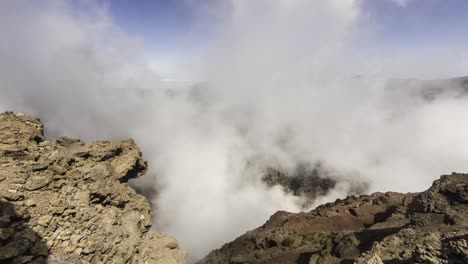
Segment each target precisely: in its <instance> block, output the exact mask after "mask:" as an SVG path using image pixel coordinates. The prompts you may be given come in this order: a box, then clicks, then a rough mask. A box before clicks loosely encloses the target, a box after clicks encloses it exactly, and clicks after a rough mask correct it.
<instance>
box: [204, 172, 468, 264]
mask: <svg viewBox="0 0 468 264" xmlns="http://www.w3.org/2000/svg"><path fill="white" fill-rule="evenodd" d="M200 263H332V264H333V263H359V264H380V263H398V264H401V263H451V264H455V263H460V264H461V263H468V174H457V173H453V174H452V175H445V176H442V177H441V178H440V179H439V180H437V181H435V182H434V184H433V185H432V187H430V188H429V189H428V190H427V191H424V192H421V193H413V194H411V193H410V194H401V193H394V192H387V193H374V194H372V195H361V196H359V197H356V196H349V197H347V198H346V199H344V200H337V201H336V202H334V203H330V204H325V205H322V206H320V207H318V208H316V209H315V210H312V211H311V212H308V213H297V214H294V213H287V212H277V213H276V214H274V215H273V216H271V218H270V219H269V220H268V221H267V222H266V223H265V224H264V225H263V226H261V227H259V228H257V229H255V230H252V231H249V232H247V233H245V234H244V235H242V236H240V237H239V238H237V239H236V240H234V241H232V242H230V243H227V244H225V245H224V246H223V247H222V248H220V249H217V250H214V251H212V252H211V253H210V254H209V255H208V256H207V257H206V258H205V259H203V260H202V261H200Z"/></svg>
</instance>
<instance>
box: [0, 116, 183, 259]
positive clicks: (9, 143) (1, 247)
mask: <svg viewBox="0 0 468 264" xmlns="http://www.w3.org/2000/svg"><path fill="white" fill-rule="evenodd" d="M146 166H147V165H146V162H145V161H144V160H143V159H142V157H141V153H140V151H139V149H138V147H137V146H136V145H135V143H134V142H133V141H132V140H126V141H121V142H116V143H113V142H107V141H99V142H94V143H91V144H85V143H84V142H82V141H80V140H77V139H72V138H68V137H61V138H58V139H56V140H55V141H45V140H44V135H43V125H42V124H41V123H40V122H39V120H37V119H34V118H32V117H30V116H27V115H24V114H13V113H3V114H0V263H57V264H58V263H183V262H185V257H186V253H185V251H183V250H181V249H180V248H179V245H178V243H177V241H176V240H175V239H174V238H172V237H170V236H168V235H166V234H163V233H154V234H150V233H149V232H148V230H149V228H150V227H151V219H150V206H149V203H148V201H147V200H146V199H145V198H144V197H143V196H141V195H139V194H137V193H136V192H135V191H134V190H133V189H132V188H130V187H129V186H128V185H127V183H126V182H127V181H128V180H129V179H131V178H136V177H139V176H141V175H143V174H144V173H145V172H146Z"/></svg>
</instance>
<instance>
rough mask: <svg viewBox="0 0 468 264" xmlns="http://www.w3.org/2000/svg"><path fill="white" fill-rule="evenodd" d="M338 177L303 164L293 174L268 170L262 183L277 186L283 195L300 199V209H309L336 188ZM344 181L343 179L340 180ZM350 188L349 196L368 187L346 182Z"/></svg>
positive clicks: (359, 183)
mask: <svg viewBox="0 0 468 264" xmlns="http://www.w3.org/2000/svg"><path fill="white" fill-rule="evenodd" d="M337 178H340V177H339V176H338V175H333V174H332V173H331V170H328V169H327V168H325V167H324V166H323V165H322V164H320V163H317V164H315V165H314V166H313V167H312V168H310V166H307V165H305V164H303V165H299V166H298V167H297V168H296V169H295V170H294V171H293V173H287V172H285V171H283V170H279V169H274V168H268V169H267V170H266V172H265V176H264V177H263V178H262V180H263V182H264V183H265V184H266V185H267V186H268V187H273V186H275V185H279V186H281V187H282V189H283V191H284V192H285V193H289V194H292V195H294V196H298V197H300V198H301V200H300V201H299V203H300V204H299V205H300V206H301V207H302V209H306V208H309V207H310V205H311V204H313V203H314V202H315V200H316V199H317V198H318V197H322V196H325V195H327V194H328V192H329V191H331V190H332V189H333V188H335V187H336V183H337V180H336V179H337ZM340 180H341V181H345V179H340ZM347 183H348V185H349V186H350V189H349V193H350V194H362V193H364V192H365V191H366V190H367V188H368V185H367V183H366V182H359V181H356V180H354V181H347Z"/></svg>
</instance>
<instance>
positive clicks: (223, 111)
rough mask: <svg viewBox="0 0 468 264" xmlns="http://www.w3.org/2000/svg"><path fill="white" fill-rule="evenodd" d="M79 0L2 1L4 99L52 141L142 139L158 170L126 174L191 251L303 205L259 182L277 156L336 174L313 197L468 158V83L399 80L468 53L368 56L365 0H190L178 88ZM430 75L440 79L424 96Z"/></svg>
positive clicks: (417, 181) (429, 174)
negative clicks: (193, 50)
mask: <svg viewBox="0 0 468 264" xmlns="http://www.w3.org/2000/svg"><path fill="white" fill-rule="evenodd" d="M414 1H417V0H414ZM395 2H396V3H395V4H400V5H404V4H405V3H406V2H408V1H401V0H400V1H395ZM84 3H85V4H84V5H85V7H84V8H83V9H82V11H80V12H77V11H76V10H73V9H72V8H71V3H70V2H67V1H41V4H40V5H39V4H37V3H36V2H33V1H2V2H0V32H1V33H0V111H8V110H10V111H17V112H26V113H29V114H32V115H35V116H37V117H40V118H41V120H42V121H43V122H44V124H45V127H46V129H47V130H46V136H47V138H49V139H54V138H55V137H57V136H61V135H67V136H72V137H77V138H81V139H84V140H86V141H92V140H98V139H99V140H104V139H105V140H119V139H124V138H128V137H131V138H134V139H135V141H136V142H137V144H138V145H139V146H140V148H141V149H142V152H143V155H144V157H145V159H147V160H148V161H149V172H148V174H147V175H146V176H144V177H143V178H141V179H138V180H136V181H135V182H133V183H132V184H133V185H135V186H136V188H138V189H139V190H143V191H144V194H146V195H147V196H148V197H149V198H150V199H151V204H152V208H153V221H154V228H153V229H154V230H158V231H164V232H168V233H170V234H171V235H174V236H175V237H176V238H177V239H178V240H179V241H180V242H181V244H182V246H183V247H185V248H187V249H188V251H189V258H190V260H191V261H194V260H197V259H199V258H201V257H203V256H204V255H206V254H207V253H208V252H209V251H210V250H212V249H215V248H217V247H220V246H221V245H222V244H223V243H225V242H227V241H230V240H232V239H234V238H235V237H237V236H239V235H241V234H242V233H244V232H246V231H247V230H250V229H253V228H255V227H257V226H259V225H261V224H263V223H264V222H265V221H266V220H267V219H268V218H269V216H270V215H271V214H273V213H274V212H276V211H278V210H287V211H291V212H297V211H299V210H301V209H303V208H302V207H301V206H300V204H301V197H295V196H293V195H291V194H288V193H285V192H283V190H282V189H281V188H280V187H279V186H277V187H273V188H270V187H267V186H266V185H265V183H264V182H263V181H262V177H263V176H264V173H265V170H266V169H268V168H270V167H273V168H278V169H281V170H284V171H286V172H293V171H294V170H295V169H296V168H297V166H299V165H303V164H309V165H310V166H311V167H313V165H314V164H317V162H320V163H321V164H324V166H325V168H327V170H329V173H328V174H327V175H332V177H333V179H334V180H336V181H337V185H336V186H335V188H334V189H333V190H331V191H330V192H329V193H328V194H327V195H325V196H323V197H320V198H319V199H317V200H316V201H315V202H313V203H311V204H310V205H309V207H308V208H307V209H311V208H313V207H314V206H317V205H318V204H320V203H323V202H329V201H333V200H334V199H337V198H343V197H344V196H346V195H347V194H348V193H349V192H350V189H351V188H352V186H353V184H355V183H361V182H365V183H366V184H367V186H368V188H367V190H366V193H370V192H375V191H389V190H391V191H398V192H413V191H420V190H423V189H426V188H427V187H428V186H429V184H430V183H431V182H432V181H433V180H434V179H435V178H436V177H438V176H439V175H440V174H444V173H450V172H452V171H460V172H463V171H467V169H468V164H467V163H466V157H467V156H468V139H467V138H466V135H467V134H468V123H465V122H463V121H464V118H465V117H466V116H468V99H467V98H468V97H467V96H465V94H464V93H463V92H460V91H462V90H463V89H462V88H463V87H462V84H461V83H459V82H449V81H430V82H419V81H417V80H408V79H405V78H420V79H434V80H435V79H439V78H446V77H457V76H462V75H463V74H464V72H466V70H467V68H468V67H466V66H467V65H466V62H464V61H463V60H457V59H456V58H458V57H459V56H458V55H457V54H454V53H453V52H452V53H444V52H443V51H439V53H435V52H434V53H431V54H430V57H429V56H427V54H422V53H418V52H417V51H415V52H414V53H411V52H409V53H408V52H406V53H398V52H397V51H395V52H394V53H392V52H387V53H385V55H382V54H380V53H376V54H371V55H366V56H362V55H360V54H362V50H363V49H365V46H362V43H363V40H366V41H367V40H372V35H373V34H374V33H373V32H375V31H376V30H377V29H376V27H375V23H374V22H375V21H374V20H373V18H372V16H371V15H369V14H367V13H366V12H365V10H364V9H363V8H362V5H363V1H358V0H323V1H321V0H317V1H310V0H288V1H280V0H274V1H267V0H258V1H204V2H203V3H204V5H198V6H193V8H194V13H196V14H198V15H199V18H198V20H197V22H198V23H197V26H198V27H207V28H206V30H208V31H209V32H211V34H212V40H211V41H210V45H209V47H208V48H207V50H205V51H204V52H203V53H202V55H201V56H200V57H201V58H202V59H198V60H190V59H187V61H184V62H182V63H181V64H180V65H179V66H180V74H181V75H184V76H190V78H191V79H192V80H197V81H196V82H195V81H193V82H192V83H190V84H187V85H186V87H182V88H180V87H179V88H178V89H174V88H172V87H171V86H170V85H169V84H168V83H166V82H165V81H164V80H163V76H159V75H158V73H155V72H154V71H152V70H151V69H150V67H149V66H148V63H147V59H146V58H145V57H144V52H143V46H144V41H143V40H142V39H141V38H139V37H138V36H132V35H129V34H128V33H127V32H124V31H123V30H122V29H120V28H119V27H118V26H117V25H116V24H115V23H114V22H113V20H112V17H111V16H110V15H109V13H108V10H107V8H106V5H99V4H93V3H89V2H86V1H85V2H84ZM187 4H189V5H193V2H191V1H188V2H187ZM198 30H200V28H194V31H193V34H196V33H197V32H198ZM190 40H191V36H187V41H188V43H190ZM194 41H195V40H194ZM395 78H401V80H400V81H396V82H395V81H389V80H394V79H395ZM440 82H441V83H440ZM428 83H430V84H434V83H435V85H438V87H439V86H440V87H441V89H440V90H437V93H436V94H435V95H434V96H432V97H431V98H430V100H429V99H427V98H424V96H423V95H422V93H423V92H422V91H423V90H424V89H425V88H424V87H426V86H427V85H428Z"/></svg>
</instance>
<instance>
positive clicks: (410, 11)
mask: <svg viewBox="0 0 468 264" xmlns="http://www.w3.org/2000/svg"><path fill="white" fill-rule="evenodd" d="M103 1H105V2H107V4H108V6H109V13H110V15H111V16H112V18H113V20H114V21H115V23H116V24H117V25H118V26H119V27H121V28H122V29H123V30H124V31H126V32H127V33H128V34H130V35H133V36H138V37H140V38H141V39H143V41H144V47H145V51H146V53H147V54H149V56H148V57H150V58H155V60H157V61H158V65H159V66H160V67H162V68H163V69H162V70H163V71H164V68H171V67H172V64H173V63H174V62H175V61H177V60H178V59H179V58H180V57H184V56H190V55H196V53H197V52H201V49H200V47H204V44H206V43H209V41H210V36H208V34H207V35H206V36H199V38H198V43H187V41H188V38H187V34H189V33H190V32H191V30H192V29H193V27H194V23H195V15H194V13H193V12H194V9H193V6H192V8H191V7H190V6H189V5H188V4H187V3H188V2H189V1H188V0H138V1H135V0H103ZM198 1H199V2H198V3H200V1H201V2H203V0H198ZM193 3H195V4H197V0H195V1H192V4H193ZM362 4H363V11H364V13H365V14H366V15H367V18H368V20H366V23H372V25H374V26H375V29H376V31H375V32H374V34H373V35H372V36H371V37H370V38H369V39H365V40H363V41H364V42H365V43H364V46H363V47H365V51H364V52H368V53H369V52H370V53H376V52H377V53H379V52H385V51H387V52H388V50H398V51H403V52H412V51H418V50H419V51H421V50H431V49H450V48H451V47H454V46H461V45H463V44H464V43H465V44H466V45H468V15H467V13H466V12H467V11H468V0H409V1H408V2H407V4H406V5H404V6H400V5H397V4H396V3H395V1H392V0H362ZM190 40H192V41H193V40H194V39H193V36H192V38H190ZM159 70H161V69H159Z"/></svg>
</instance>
